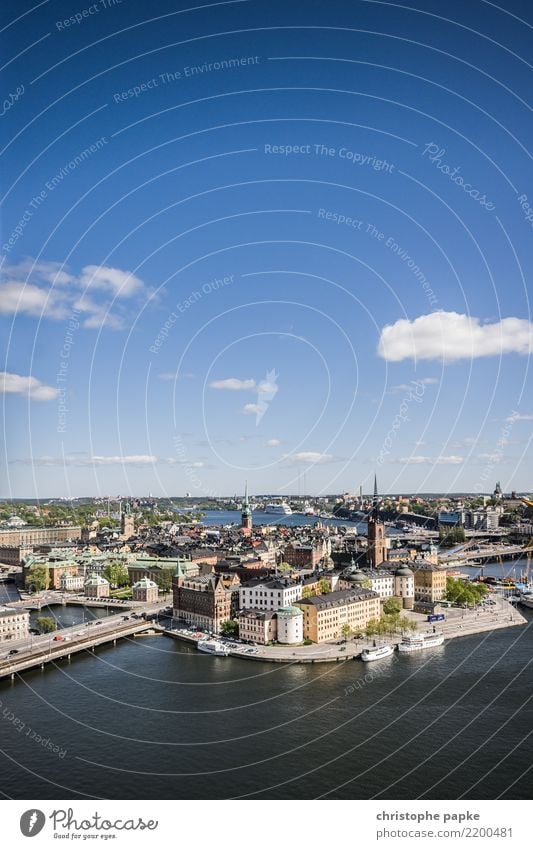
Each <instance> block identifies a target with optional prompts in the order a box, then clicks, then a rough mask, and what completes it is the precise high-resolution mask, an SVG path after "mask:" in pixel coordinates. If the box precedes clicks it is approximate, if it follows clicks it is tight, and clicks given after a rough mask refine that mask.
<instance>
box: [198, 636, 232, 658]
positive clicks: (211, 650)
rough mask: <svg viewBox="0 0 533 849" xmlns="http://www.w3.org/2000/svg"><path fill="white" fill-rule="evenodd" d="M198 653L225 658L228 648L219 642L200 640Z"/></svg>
mask: <svg viewBox="0 0 533 849" xmlns="http://www.w3.org/2000/svg"><path fill="white" fill-rule="evenodd" d="M198 651H205V652H206V653H207V654H215V655H220V656H223V657H227V655H228V654H229V648H228V647H227V646H226V645H224V643H221V642H220V641H219V640H200V642H199V643H198Z"/></svg>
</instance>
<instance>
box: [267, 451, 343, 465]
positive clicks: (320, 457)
mask: <svg viewBox="0 0 533 849" xmlns="http://www.w3.org/2000/svg"><path fill="white" fill-rule="evenodd" d="M281 459H282V460H284V461H285V462H287V463H291V464H292V463H332V462H334V461H335V459H336V458H335V457H334V456H333V454H321V453H320V451H297V452H296V453H294V454H283V456H282V458H281Z"/></svg>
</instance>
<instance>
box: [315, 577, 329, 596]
mask: <svg viewBox="0 0 533 849" xmlns="http://www.w3.org/2000/svg"><path fill="white" fill-rule="evenodd" d="M318 587H319V589H320V593H321V594H322V595H325V594H326V593H329V592H331V587H330V584H329V581H328V579H327V578H320V581H319V582H318Z"/></svg>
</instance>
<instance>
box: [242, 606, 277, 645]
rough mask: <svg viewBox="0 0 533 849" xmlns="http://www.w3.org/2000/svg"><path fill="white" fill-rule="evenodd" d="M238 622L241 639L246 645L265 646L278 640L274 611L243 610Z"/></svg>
mask: <svg viewBox="0 0 533 849" xmlns="http://www.w3.org/2000/svg"><path fill="white" fill-rule="evenodd" d="M237 621H238V623H239V639H240V640H244V642H245V643H258V644H259V645H262V646H265V645H266V644H267V643H269V642H271V641H272V640H275V639H277V635H278V629H277V617H276V614H275V613H274V611H273V610H241V611H240V613H239V615H238V617H237Z"/></svg>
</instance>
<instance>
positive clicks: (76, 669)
mask: <svg viewBox="0 0 533 849" xmlns="http://www.w3.org/2000/svg"><path fill="white" fill-rule="evenodd" d="M526 615H527V616H528V618H529V620H530V621H531V619H532V616H531V614H530V613H526ZM532 648H533V639H532V631H531V627H530V624H528V626H524V627H515V628H510V629H506V630H503V631H499V632H493V633H489V634H485V635H479V636H475V637H464V638H461V639H457V640H453V641H450V642H449V643H447V644H446V645H444V646H442V647H440V648H437V649H434V650H431V651H427V652H426V653H425V654H424V655H419V656H399V655H396V656H395V657H393V658H388V659H386V660H385V661H382V662H380V663H379V664H374V665H372V666H371V667H370V668H369V666H368V665H363V664H362V663H360V662H358V661H346V662H344V663H341V664H315V665H307V664H306V665H297V666H286V665H284V664H279V665H277V664H263V663H256V662H252V661H244V660H238V659H233V658H216V657H209V656H208V655H205V654H201V653H199V652H197V651H196V650H195V649H193V648H190V647H187V646H185V645H184V644H181V643H179V642H176V641H173V640H171V639H168V638H166V637H144V638H138V639H137V640H128V641H126V640H124V641H122V642H120V643H119V644H118V645H117V647H116V648H113V647H109V648H100V649H98V650H97V651H96V652H95V654H94V655H93V654H91V653H89V652H88V653H87V654H86V655H84V656H83V657H79V658H78V659H76V660H73V661H72V663H70V664H69V663H68V662H66V661H62V662H60V663H58V664H57V666H56V667H55V668H54V667H47V668H46V670H45V671H43V672H41V671H38V672H31V673H26V674H24V675H23V676H21V677H20V678H18V679H17V680H16V681H14V682H4V683H2V684H1V685H0V701H1V703H2V704H1V705H0V719H1V722H0V733H1V740H2V744H1V748H2V753H3V754H2V766H3V769H2V774H3V776H4V779H3V782H2V791H3V793H5V794H7V795H8V796H10V797H14V798H50V799H54V798H76V797H80V798H84V797H89V798H90V797H98V798H127V799H128V798H136V797H137V798H169V799H172V798H229V797H241V796H243V797H246V798H281V799H283V798H289V799H309V798H315V797H319V796H326V795H329V797H331V798H337V799H347V798H372V797H378V798H391V799H394V798H399V799H401V798H405V799H414V798H419V797H420V798H428V799H431V798H454V799H455V798H459V797H464V798H471V799H481V798H496V797H497V796H502V797H505V798H513V799H526V798H529V797H530V793H531V772H528V769H529V768H530V766H531V764H532V757H531V744H530V742H529V741H528V739H527V735H528V733H529V731H530V729H531V727H532V722H533V708H532V702H531V698H532V697H531V661H532V657H533V652H532ZM365 676H366V677H365ZM12 714H13V715H14V716H13V717H12ZM19 729H20V730H19ZM28 729H30V732H29V733H27V732H28ZM34 733H35V734H39V735H40V736H41V738H44V741H48V740H49V741H50V743H51V744H52V745H56V746H59V747H60V749H61V752H60V753H59V754H54V753H53V752H51V751H50V750H49V749H48V748H45V745H43V743H41V742H38V741H36V739H35V738H34ZM61 753H63V754H62V756H61V757H60V754H61Z"/></svg>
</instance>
